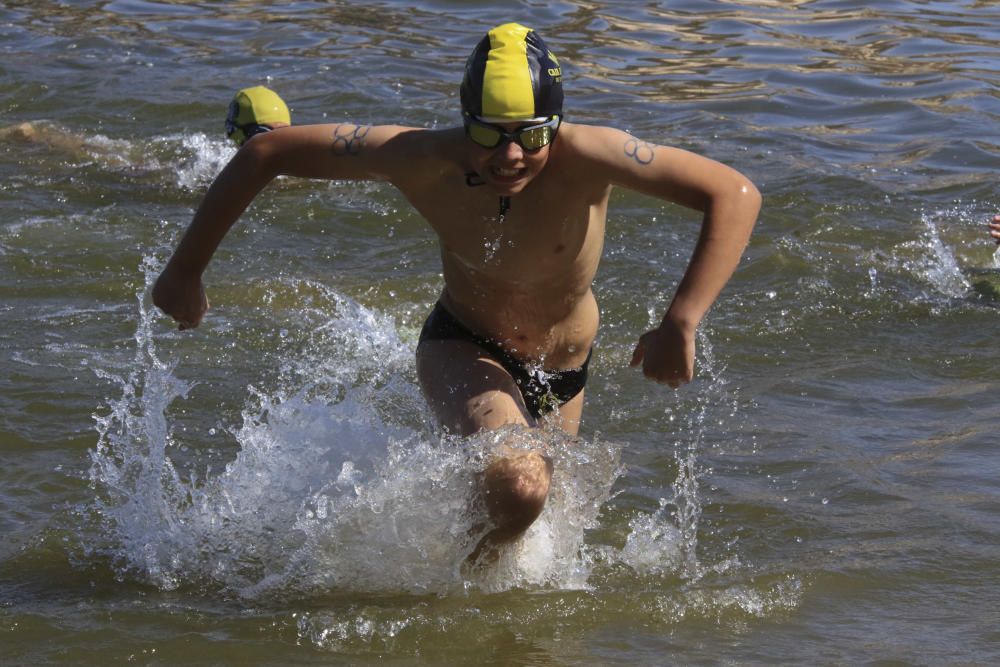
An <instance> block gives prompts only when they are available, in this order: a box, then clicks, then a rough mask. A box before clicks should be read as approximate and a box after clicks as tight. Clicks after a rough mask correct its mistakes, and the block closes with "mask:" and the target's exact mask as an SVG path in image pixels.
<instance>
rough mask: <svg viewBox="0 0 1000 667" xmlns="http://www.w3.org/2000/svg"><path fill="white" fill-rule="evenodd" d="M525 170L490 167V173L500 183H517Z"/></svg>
mask: <svg viewBox="0 0 1000 667" xmlns="http://www.w3.org/2000/svg"><path fill="white" fill-rule="evenodd" d="M524 171H525V170H524V169H511V168H508V167H490V172H491V173H492V174H493V176H494V177H495V178H496V179H497V180H499V181H516V180H517V179H519V178H520V177H521V176H522V175H524Z"/></svg>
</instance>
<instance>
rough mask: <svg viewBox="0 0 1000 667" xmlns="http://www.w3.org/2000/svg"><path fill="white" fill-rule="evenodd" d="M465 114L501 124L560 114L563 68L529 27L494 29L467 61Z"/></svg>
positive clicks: (464, 80)
mask: <svg viewBox="0 0 1000 667" xmlns="http://www.w3.org/2000/svg"><path fill="white" fill-rule="evenodd" d="M461 93H462V112H463V113H465V114H467V115H470V116H474V117H476V118H478V119H480V120H483V121H486V122H492V123H503V122H508V121H515V120H531V119H548V118H550V117H551V116H555V115H559V116H561V115H562V104H563V91H562V68H561V67H560V66H559V61H558V60H557V59H556V57H555V56H554V55H553V54H552V52H551V51H549V48H548V46H546V45H545V42H544V41H543V40H542V38H541V37H540V36H539V35H538V33H537V32H535V31H534V30H532V29H531V28H526V27H525V26H523V25H521V24H519V23H505V24H503V25H500V26H497V27H496V28H493V29H492V30H490V31H489V32H488V33H487V34H486V36H485V37H483V39H482V40H481V41H480V42H479V44H477V45H476V48H475V50H473V52H472V55H470V56H469V59H468V60H467V61H466V63H465V76H464V77H463V79H462V90H461Z"/></svg>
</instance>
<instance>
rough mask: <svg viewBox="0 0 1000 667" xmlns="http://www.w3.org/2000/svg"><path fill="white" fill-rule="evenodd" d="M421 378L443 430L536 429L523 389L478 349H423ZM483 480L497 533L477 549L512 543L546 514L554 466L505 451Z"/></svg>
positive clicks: (444, 345)
mask: <svg viewBox="0 0 1000 667" xmlns="http://www.w3.org/2000/svg"><path fill="white" fill-rule="evenodd" d="M417 377H418V379H419V380H420V387H421V389H422V390H423V392H424V395H425V396H426V398H427V401H428V403H430V406H431V409H432V410H433V411H434V414H435V416H436V417H437V418H438V420H439V421H440V423H441V425H442V426H444V427H446V428H448V429H449V430H451V431H453V432H455V433H458V434H460V435H463V436H467V435H472V434H474V433H477V432H479V431H481V430H493V429H497V428H500V427H501V426H506V425H508V424H520V425H522V426H536V425H537V424H536V421H535V419H534V418H533V417H532V416H531V415H529V414H528V412H527V410H526V409H525V407H524V399H523V398H522V397H521V394H520V391H519V390H518V388H517V383H516V382H514V379H513V378H512V377H511V376H510V373H508V372H507V371H506V370H504V368H503V367H502V366H500V364H499V363H497V362H496V361H494V360H493V359H491V358H490V357H489V356H487V354H486V352H485V351H484V350H483V349H482V348H480V347H479V346H478V345H475V344H474V343H470V342H467V341H461V340H429V341H424V342H423V343H421V344H420V345H419V346H418V347H417ZM502 449H504V450H506V451H500V452H497V454H498V456H497V458H496V459H494V460H493V461H492V462H491V463H490V464H489V465H488V466H487V467H486V470H485V471H484V472H483V474H482V477H481V484H482V486H481V493H482V494H483V500H484V501H485V504H486V508H487V511H488V512H489V517H490V520H491V522H492V523H493V530H492V531H491V532H490V533H489V534H487V535H486V537H484V538H483V540H482V541H481V542H480V544H479V546H477V547H476V549H475V551H473V553H472V555H471V556H470V557H469V558H470V560H476V559H478V558H479V556H480V554H481V553H483V551H484V549H486V550H489V551H493V550H494V547H495V546H496V545H498V544H502V543H505V542H510V541H513V540H515V539H517V538H518V537H520V536H521V534H523V533H524V531H526V530H527V529H528V527H529V526H531V524H532V523H534V521H535V519H537V518H538V516H539V515H540V514H541V513H542V509H543V508H544V507H545V500H546V498H548V494H549V484H550V482H551V479H552V461H551V459H549V458H548V457H546V456H544V455H542V454H540V453H539V452H535V451H528V452H525V451H517V450H509V449H507V448H502Z"/></svg>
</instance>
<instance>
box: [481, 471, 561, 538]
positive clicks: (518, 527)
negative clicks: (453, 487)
mask: <svg viewBox="0 0 1000 667" xmlns="http://www.w3.org/2000/svg"><path fill="white" fill-rule="evenodd" d="M551 480H552V460H551V459H550V458H548V457H547V456H543V455H541V454H539V453H537V452H527V453H520V454H515V455H513V456H506V457H504V458H501V459H499V460H497V461H494V462H493V463H491V464H490V465H489V466H488V467H487V468H486V471H485V472H484V474H483V493H484V499H485V501H486V507H487V510H488V511H489V514H490V518H491V519H492V520H493V522H494V523H495V524H496V527H497V528H498V529H499V530H501V531H502V532H504V533H506V534H507V535H508V536H509V537H510V538H513V537H516V536H517V535H520V534H521V533H523V532H524V531H525V530H527V529H528V527H529V526H530V525H531V524H532V523H533V522H534V521H535V519H537V518H538V516H539V515H540V514H541V513H542V510H543V509H544V507H545V501H546V499H547V498H548V495H549V484H550V482H551Z"/></svg>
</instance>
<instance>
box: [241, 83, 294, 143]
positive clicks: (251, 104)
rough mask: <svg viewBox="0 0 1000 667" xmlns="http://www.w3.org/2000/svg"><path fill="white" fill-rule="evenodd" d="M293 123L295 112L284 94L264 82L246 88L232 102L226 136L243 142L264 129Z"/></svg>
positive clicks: (264, 130)
mask: <svg viewBox="0 0 1000 667" xmlns="http://www.w3.org/2000/svg"><path fill="white" fill-rule="evenodd" d="M291 124H292V115H291V114H290V113H289V112H288V107H287V106H286V105H285V101H284V100H283V99H281V97H280V96H279V95H278V94H277V93H276V92H274V91H273V90H271V89H270V88H265V87H264V86H254V87H253V88H244V89H243V90H241V91H239V92H238V93H236V96H235V97H233V101H232V102H230V103H229V113H228V114H226V136H227V137H229V138H230V139H232V140H233V141H235V142H236V145H237V146H242V145H243V142H245V141H246V140H247V139H249V138H250V137H252V136H253V135H255V134H258V133H260V132H266V131H267V130H272V129H274V127H275V125H277V126H279V127H284V126H286V125H291Z"/></svg>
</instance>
